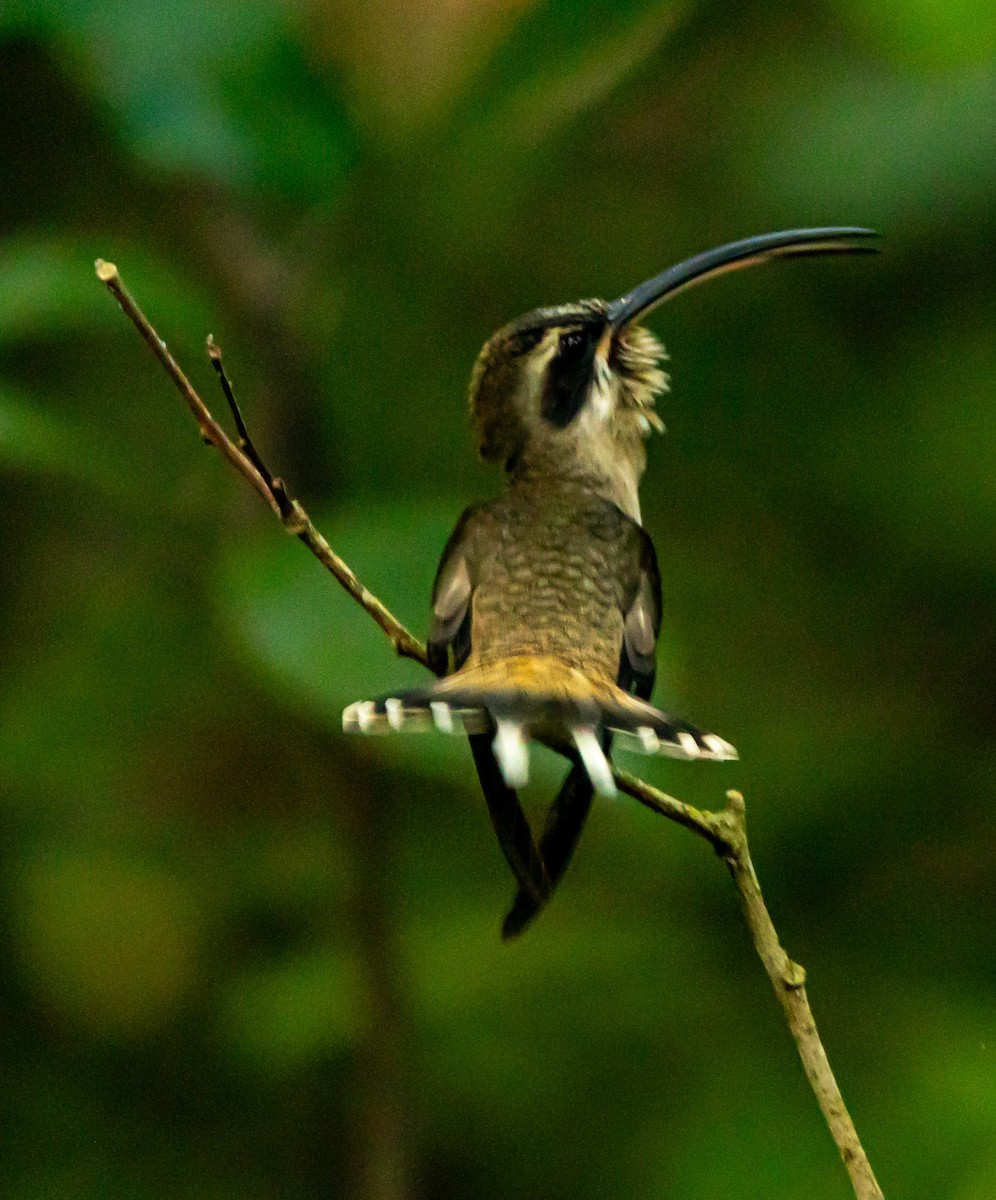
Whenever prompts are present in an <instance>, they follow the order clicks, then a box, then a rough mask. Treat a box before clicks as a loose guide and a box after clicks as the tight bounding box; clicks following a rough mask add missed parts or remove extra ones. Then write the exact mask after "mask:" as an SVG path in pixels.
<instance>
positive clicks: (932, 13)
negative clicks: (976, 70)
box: [836, 0, 996, 70]
mask: <svg viewBox="0 0 996 1200" xmlns="http://www.w3.org/2000/svg"><path fill="white" fill-rule="evenodd" d="M836 7H837V8H838V10H839V11H840V13H841V16H842V17H843V18H844V20H846V21H849V22H851V23H853V24H854V26H855V27H856V28H858V29H860V30H862V31H863V32H864V33H865V34H866V35H867V36H868V37H869V38H870V39H871V40H872V41H873V42H874V44H875V47H876V49H878V50H879V51H880V52H882V53H885V54H887V55H888V56H889V57H890V58H891V59H893V60H894V61H895V62H896V63H897V64H899V65H902V66H912V67H919V68H927V69H932V70H943V69H947V70H950V69H951V68H955V67H959V66H962V65H970V64H977V63H985V62H989V61H991V60H992V59H993V58H994V56H996V8H994V7H993V5H992V4H991V3H989V0H947V2H946V3H944V4H936V3H935V2H934V0H876V3H874V4H868V3H865V2H864V0H838V3H837V6H836Z"/></svg>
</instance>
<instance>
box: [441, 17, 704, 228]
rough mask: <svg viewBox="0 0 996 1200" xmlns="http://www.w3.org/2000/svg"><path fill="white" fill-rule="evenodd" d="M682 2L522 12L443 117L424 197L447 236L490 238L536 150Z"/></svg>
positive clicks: (640, 60) (586, 107)
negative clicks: (436, 162) (432, 177)
mask: <svg viewBox="0 0 996 1200" xmlns="http://www.w3.org/2000/svg"><path fill="white" fill-rule="evenodd" d="M684 8H685V6H684V5H683V4H679V3H677V2H675V0H663V2H662V0H627V2H626V3H621V4H620V3H611V2H609V0H593V2H592V3H589V4H586V5H583V6H578V5H576V4H572V3H570V0H546V2H545V3H542V4H539V5H537V7H535V8H533V9H531V10H530V11H529V12H527V13H526V14H525V15H524V17H523V18H522V19H521V20H520V21H519V22H518V23H517V24H516V26H515V27H514V29H513V31H512V33H511V34H510V35H509V36H508V38H507V39H506V40H505V41H504V42H503V43H502V44H501V45H500V46H499V47H498V49H497V50H496V52H495V53H494V54H493V55H492V56H491V58H490V60H489V61H488V62H487V63H486V65H485V67H484V69H483V70H482V71H481V72H480V75H479V77H478V78H477V79H476V80H475V82H474V86H473V87H472V88H471V89H469V90H468V91H467V93H466V95H465V97H463V98H462V100H461V102H460V104H459V105H458V106H456V108H455V110H454V112H453V114H452V117H451V118H450V120H449V121H448V122H447V126H446V130H445V142H444V147H445V149H444V156H445V163H446V166H445V169H441V170H438V172H437V174H438V178H437V184H438V186H439V190H438V192H434V193H433V198H432V202H431V205H432V208H433V210H434V211H435V212H436V213H437V214H439V216H440V217H441V218H442V220H443V222H444V224H445V226H446V227H447V228H448V229H449V230H450V231H451V236H454V234H456V235H459V236H460V237H462V238H470V239H472V240H473V242H474V243H476V242H477V241H480V240H482V239H484V238H487V239H488V240H489V243H490V242H491V241H492V240H493V237H494V227H495V224H496V223H497V224H499V225H500V224H501V223H502V221H503V220H504V219H506V217H505V214H507V212H508V211H509V209H510V208H511V207H512V206H513V204H514V203H515V202H516V198H517V197H518V196H519V195H520V194H521V192H522V190H523V189H524V187H525V186H527V185H528V183H529V182H530V180H531V174H532V173H531V171H530V170H528V169H527V168H528V164H529V162H530V161H531V160H533V159H534V158H535V156H536V154H537V152H538V151H539V150H540V149H541V148H543V147H544V146H549V145H550V144H551V142H552V141H553V139H554V137H555V136H556V135H558V134H560V133H562V131H563V129H564V127H565V126H567V125H569V124H570V123H571V122H575V121H579V119H580V118H581V117H582V116H583V115H584V114H586V113H589V112H591V111H592V110H593V109H596V107H597V106H598V104H599V103H600V102H602V101H604V100H605V99H606V97H607V96H608V95H609V94H610V93H611V92H612V91H613V90H614V89H616V88H618V87H619V85H620V84H621V83H622V82H623V80H625V79H626V78H627V77H628V76H630V75H631V74H633V73H634V72H635V71H636V70H637V69H638V68H639V67H640V66H641V65H642V64H644V63H645V62H646V61H647V60H648V59H649V58H650V57H651V56H652V55H653V54H655V53H657V52H658V50H659V48H660V45H661V43H662V41H663V40H664V39H665V37H666V36H667V34H668V33H669V32H670V31H671V30H673V29H674V28H675V26H676V24H677V21H678V19H679V16H680V15H682V13H683V12H684ZM581 136H583V132H582V134H581Z"/></svg>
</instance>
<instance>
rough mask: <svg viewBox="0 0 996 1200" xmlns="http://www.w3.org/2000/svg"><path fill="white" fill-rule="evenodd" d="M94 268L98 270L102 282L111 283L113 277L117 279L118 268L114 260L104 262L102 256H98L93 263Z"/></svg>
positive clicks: (98, 276)
mask: <svg viewBox="0 0 996 1200" xmlns="http://www.w3.org/2000/svg"><path fill="white" fill-rule="evenodd" d="M93 269H94V270H95V271H96V272H97V278H98V279H99V280H100V282H101V283H110V282H111V280H112V279H117V277H118V269H117V267H116V266H115V265H114V263H112V262H104V260H103V259H102V258H98V259H97V261H96V262H95V263H94V264H93Z"/></svg>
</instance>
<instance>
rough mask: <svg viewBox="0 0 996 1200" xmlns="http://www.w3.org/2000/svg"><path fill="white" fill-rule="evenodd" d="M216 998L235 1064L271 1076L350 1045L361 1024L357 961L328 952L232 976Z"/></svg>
mask: <svg viewBox="0 0 996 1200" xmlns="http://www.w3.org/2000/svg"><path fill="white" fill-rule="evenodd" d="M229 988H230V990H229V994H228V995H227V996H226V997H225V999H224V1000H223V1002H222V1013H221V1018H220V1019H221V1036H222V1037H223V1038H224V1040H225V1041H226V1043H227V1044H228V1046H229V1048H230V1051H231V1052H232V1053H233V1054H234V1055H235V1056H236V1057H237V1058H238V1059H239V1060H241V1062H243V1063H245V1064H247V1065H248V1066H250V1067H251V1068H252V1069H254V1070H256V1071H260V1072H262V1073H264V1074H265V1075H267V1076H269V1077H274V1076H276V1077H278V1078H279V1077H280V1076H282V1075H285V1074H291V1073H293V1072H295V1071H298V1070H299V1069H300V1068H301V1067H302V1066H304V1065H307V1064H308V1063H312V1062H314V1061H316V1060H317V1059H320V1058H325V1057H327V1056H328V1055H329V1054H333V1053H337V1052H341V1051H342V1050H344V1049H346V1048H348V1047H349V1046H350V1045H351V1044H352V1043H353V1042H355V1041H356V1039H357V1037H358V1036H360V1035H361V1034H362V1033H363V1032H364V1030H365V1026H366V1022H367V1015H366V1012H367V1004H366V1000H365V989H364V986H363V982H362V976H361V974H360V971H359V968H358V965H357V964H356V962H354V961H353V959H352V958H351V957H350V956H349V955H348V954H347V953H345V952H343V951H339V950H334V949H326V950H323V951H320V952H315V953H313V954H309V955H298V956H295V957H293V958H290V959H287V960H285V961H280V962H276V963H271V964H267V965H265V966H260V967H256V968H254V969H252V970H249V971H247V972H245V973H243V974H242V975H241V976H239V977H236V979H234V980H233V981H232V982H231V984H230V985H229Z"/></svg>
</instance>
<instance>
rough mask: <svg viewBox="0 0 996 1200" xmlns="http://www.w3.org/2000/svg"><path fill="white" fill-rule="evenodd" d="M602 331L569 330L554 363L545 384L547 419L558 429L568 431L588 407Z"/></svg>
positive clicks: (544, 413) (586, 329) (545, 412)
mask: <svg viewBox="0 0 996 1200" xmlns="http://www.w3.org/2000/svg"><path fill="white" fill-rule="evenodd" d="M597 344H598V330H595V329H592V328H591V327H590V326H588V327H585V326H582V327H580V328H574V329H566V330H564V332H563V333H561V335H560V342H559V346H558V349H557V353H556V354H555V355H554V356H553V358H552V359H550V364H549V366H548V367H547V369H546V379H545V381H544V384H543V402H542V405H541V408H540V411H541V412H542V414H543V416H544V417H545V418H546V420H548V421H549V422H550V424H551V425H555V426H556V427H557V429H566V428H567V426H568V425H570V423H571V422H572V421H573V420H574V418H575V417H576V416H577V415H578V413H579V412H580V411H581V409H582V407H583V406H584V401H585V396H586V395H587V392H588V386H589V384H590V383H591V376H592V370H593V367H594V362H595V349H596V347H597Z"/></svg>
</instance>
